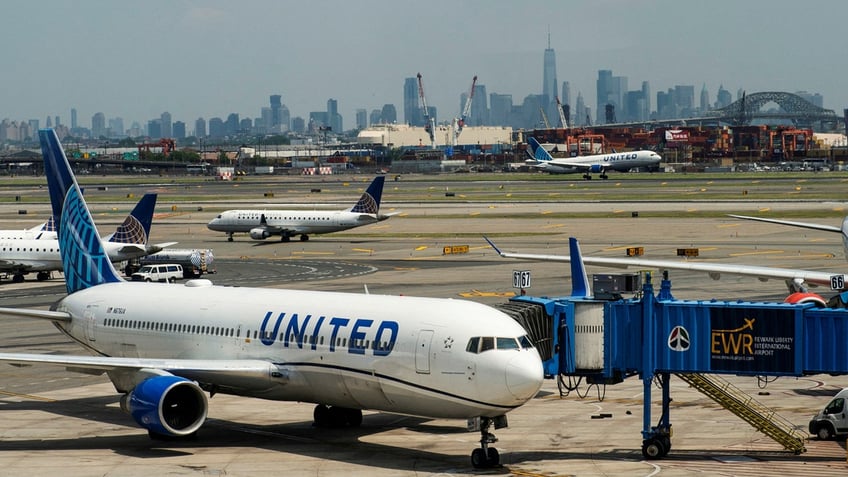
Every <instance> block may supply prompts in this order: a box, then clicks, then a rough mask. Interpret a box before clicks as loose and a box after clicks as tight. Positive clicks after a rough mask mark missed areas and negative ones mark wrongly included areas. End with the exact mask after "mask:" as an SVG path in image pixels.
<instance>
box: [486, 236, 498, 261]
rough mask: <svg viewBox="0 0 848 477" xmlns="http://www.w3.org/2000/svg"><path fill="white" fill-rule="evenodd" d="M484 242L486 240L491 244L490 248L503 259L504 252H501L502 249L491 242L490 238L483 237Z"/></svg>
mask: <svg viewBox="0 0 848 477" xmlns="http://www.w3.org/2000/svg"><path fill="white" fill-rule="evenodd" d="M483 240H485V241H486V242H488V243H489V246H491V247H492V248H493V249H495V252H497V253H498V255H500V256H501V257H503V252H501V249H499V248H498V247H497V245H495V243H494V242H492V241H491V240H489V237H486V236H485V235H484V236H483Z"/></svg>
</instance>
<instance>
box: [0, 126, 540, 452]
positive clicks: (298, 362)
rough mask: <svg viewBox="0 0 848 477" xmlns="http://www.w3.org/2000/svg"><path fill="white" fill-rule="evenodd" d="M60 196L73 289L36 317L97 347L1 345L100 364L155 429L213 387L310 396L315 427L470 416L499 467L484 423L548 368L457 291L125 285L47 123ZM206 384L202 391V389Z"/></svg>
mask: <svg viewBox="0 0 848 477" xmlns="http://www.w3.org/2000/svg"><path fill="white" fill-rule="evenodd" d="M39 138H40V140H41V143H42V150H43V152H44V158H45V174H46V175H47V176H48V180H49V181H54V182H56V183H58V184H60V189H61V190H63V191H64V195H63V200H61V201H57V202H55V203H53V207H54V214H55V216H56V217H59V218H60V222H59V241H60V244H61V247H60V250H61V253H62V261H63V263H64V268H65V273H66V286H67V291H68V295H67V296H66V297H65V298H63V299H61V300H60V301H59V302H57V303H56V304H55V305H53V306H52V307H51V309H50V311H42V310H29V309H14V308H0V315H11V316H16V317H28V318H41V319H47V320H51V321H53V323H54V324H55V325H56V327H57V328H58V329H59V330H60V331H61V332H62V333H65V334H66V335H68V336H69V337H70V338H71V339H73V340H74V341H76V342H78V343H79V344H80V345H82V346H83V347H85V348H86V349H87V350H88V351H89V352H91V353H92V354H93V356H61V355H45V354H17V353H0V361H2V362H7V363H12V364H31V363H43V364H52V365H58V366H65V367H68V368H71V369H73V370H78V371H83V372H89V373H90V372H95V373H96V372H101V373H103V372H105V373H106V374H107V375H108V377H109V379H110V380H111V381H112V383H113V384H114V385H115V388H116V389H117V391H118V392H120V393H123V394H124V396H123V398H122V399H121V407H122V409H123V410H125V411H127V412H128V413H129V414H130V415H132V417H133V419H134V420H135V421H136V422H137V423H138V424H139V425H140V426H142V427H144V428H145V429H147V430H148V432H149V434H150V436H151V437H154V438H156V437H164V436H167V437H171V438H173V437H184V436H191V435H193V434H194V433H195V432H196V431H197V430H198V429H199V428H200V427H201V426H202V425H203V423H204V421H205V420H206V415H207V406H208V400H209V397H211V396H214V395H215V394H216V393H226V394H234V395H239V396H249V397H256V398H263V399H273V400H284V401H305V402H311V403H315V404H316V407H315V411H314V417H315V422H316V424H317V425H319V426H358V425H360V424H361V421H362V410H363V409H372V410H378V411H386V412H392V413H400V414H409V415H416V416H423V417H432V418H456V419H468V420H469V424H476V425H477V427H478V428H479V430H480V433H481V439H480V447H479V448H476V449H474V451H473V453H472V454H471V460H472V464H473V465H474V466H475V467H491V466H494V465H497V464H498V462H499V455H498V451H497V449H495V448H494V447H490V446H489V444H491V443H493V442H495V441H496V439H495V437H494V435H492V434H491V432H489V431H490V428H491V426H492V425H493V424H494V426H495V428H499V427H503V426H505V425H506V413H507V412H509V411H511V410H513V409H515V408H517V407H519V406H521V405H522V404H524V403H526V402H527V401H528V400H530V399H531V398H533V396H535V395H536V393H537V392H538V390H539V388H540V387H541V385H542V379H543V373H542V363H541V359H540V357H539V353H538V352H537V351H536V349H535V348H534V347H533V344H531V342H530V340H529V338H528V336H527V332H526V331H525V330H524V329H523V328H522V327H521V326H520V325H519V324H518V323H517V322H516V321H515V320H513V319H512V318H510V317H509V316H507V315H506V314H504V313H502V312H500V311H498V310H496V309H494V308H491V307H489V306H486V305H483V304H479V303H474V302H470V301H464V300H454V299H437V298H419V297H411V296H388V295H373V294H349V293H338V292H318V291H309V290H284V289H262V288H246V287H223V286H213V285H212V283H211V282H210V281H209V280H203V279H200V280H189V281H187V282H185V284H184V285H174V284H166V283H143V282H126V281H124V280H123V279H121V278H120V277H119V276H118V273H117V272H116V271H115V269H114V267H113V266H112V263H111V262H110V261H109V259H108V257H107V256H106V253H105V251H104V250H103V247H102V244H101V241H100V239H99V237H98V236H97V234H96V233H95V229H94V223H93V221H92V218H91V215H90V213H89V212H88V209H87V207H86V204H85V200H84V199H83V197H82V195H81V194H80V191H79V188H78V186H77V184H76V181H75V179H74V177H73V175H72V172H71V170H70V167H69V165H68V161H67V158H66V157H65V154H64V152H63V151H62V148H61V145H60V144H59V140H58V137H57V136H56V134H55V133H54V132H53V130H50V129H48V130H41V131H39ZM207 393H208V394H209V397H207Z"/></svg>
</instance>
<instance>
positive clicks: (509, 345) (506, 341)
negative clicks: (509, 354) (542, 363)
mask: <svg viewBox="0 0 848 477" xmlns="http://www.w3.org/2000/svg"><path fill="white" fill-rule="evenodd" d="M497 340H498V349H518V341H515V338H498V339H497Z"/></svg>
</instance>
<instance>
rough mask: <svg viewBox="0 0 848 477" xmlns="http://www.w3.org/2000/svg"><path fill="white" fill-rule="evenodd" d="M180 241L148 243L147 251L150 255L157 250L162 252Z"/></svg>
mask: <svg viewBox="0 0 848 477" xmlns="http://www.w3.org/2000/svg"><path fill="white" fill-rule="evenodd" d="M178 243H179V242H162V243H156V244H147V249H146V252H147V254H148V255H152V254H154V253H157V252H161V251H162V250H164V249H166V248H168V247H171V246H173V245H176V244H178Z"/></svg>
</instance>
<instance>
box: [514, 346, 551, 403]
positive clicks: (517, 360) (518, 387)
mask: <svg viewBox="0 0 848 477" xmlns="http://www.w3.org/2000/svg"><path fill="white" fill-rule="evenodd" d="M544 378H545V376H544V373H543V371H542V360H541V359H539V355H538V354H537V353H536V352H535V351H532V350H526V351H522V352H520V353H518V355H517V356H515V357H513V358H512V359H511V360H510V361H509V363H507V366H506V387H507V388H508V389H509V392H510V393H512V395H513V396H514V397H515V398H516V399H518V400H520V401H521V402H525V401H528V400H530V399H531V398H533V396H535V395H536V393H538V392H539V389H540V388H541V387H542V380H543V379H544Z"/></svg>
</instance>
